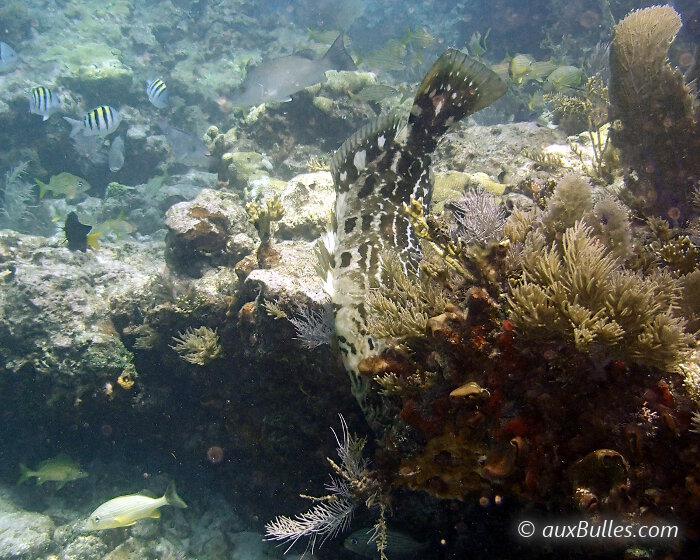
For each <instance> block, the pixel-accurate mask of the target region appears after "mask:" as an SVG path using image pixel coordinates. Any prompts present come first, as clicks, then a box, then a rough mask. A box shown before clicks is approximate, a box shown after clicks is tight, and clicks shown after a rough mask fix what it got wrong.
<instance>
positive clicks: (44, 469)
mask: <svg viewBox="0 0 700 560" xmlns="http://www.w3.org/2000/svg"><path fill="white" fill-rule="evenodd" d="M19 469H20V471H21V473H22V474H21V476H20V477H19V480H18V481H17V484H22V483H23V482H25V481H26V480H29V479H30V478H36V483H37V484H39V485H41V484H44V482H58V488H57V489H58V490H60V489H61V488H63V486H64V485H65V484H66V482H71V481H73V480H78V479H79V478H85V477H86V476H87V475H88V474H87V473H86V472H84V471H82V470H81V469H80V465H79V464H78V463H77V462H76V461H74V460H73V459H71V458H70V457H69V456H68V455H66V454H65V453H60V454H59V455H56V456H55V457H53V458H52V459H46V460H45V461H42V462H41V463H39V465H38V466H37V468H36V469H34V470H32V469H30V468H28V467H26V466H25V465H22V464H20V466H19Z"/></svg>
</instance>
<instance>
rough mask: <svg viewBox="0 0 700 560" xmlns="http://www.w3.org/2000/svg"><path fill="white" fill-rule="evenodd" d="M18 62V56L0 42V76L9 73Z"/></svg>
mask: <svg viewBox="0 0 700 560" xmlns="http://www.w3.org/2000/svg"><path fill="white" fill-rule="evenodd" d="M18 62H19V55H18V54H17V52H16V51H15V49H13V48H12V47H11V46H10V45H8V44H7V43H5V42H4V41H0V74H2V73H3V72H9V71H10V70H12V69H13V68H14V67H15V66H17V63H18Z"/></svg>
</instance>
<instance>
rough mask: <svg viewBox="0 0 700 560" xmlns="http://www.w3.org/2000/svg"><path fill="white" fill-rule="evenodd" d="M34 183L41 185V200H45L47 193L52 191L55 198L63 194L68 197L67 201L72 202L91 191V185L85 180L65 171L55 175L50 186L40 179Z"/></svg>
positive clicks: (49, 183) (50, 181) (50, 180)
mask: <svg viewBox="0 0 700 560" xmlns="http://www.w3.org/2000/svg"><path fill="white" fill-rule="evenodd" d="M34 182H35V183H36V184H37V185H39V198H44V195H45V194H46V192H47V191H50V192H51V194H52V195H54V196H57V195H61V194H62V195H64V196H65V197H66V200H72V199H74V198H77V197H78V195H81V194H83V193H84V192H87V191H89V190H90V183H88V182H87V181H86V180H85V179H83V178H82V177H78V176H77V175H73V174H72V173H66V172H65V171H64V172H63V173H59V174H58V175H53V176H52V177H51V179H49V182H48V184H46V183H44V182H43V181H40V180H39V179H34Z"/></svg>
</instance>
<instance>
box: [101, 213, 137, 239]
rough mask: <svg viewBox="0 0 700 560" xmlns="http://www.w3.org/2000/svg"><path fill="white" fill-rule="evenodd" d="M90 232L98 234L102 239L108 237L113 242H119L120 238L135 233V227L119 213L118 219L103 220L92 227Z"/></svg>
mask: <svg viewBox="0 0 700 560" xmlns="http://www.w3.org/2000/svg"><path fill="white" fill-rule="evenodd" d="M92 231H93V232H95V233H97V234H99V235H100V236H101V237H102V238H103V239H105V238H107V237H110V238H114V240H115V241H119V238H120V237H124V236H125V235H128V234H130V233H134V232H135V231H136V226H135V225H134V224H132V223H131V222H129V221H127V219H126V217H125V216H124V212H121V213H120V214H119V216H118V217H116V218H111V219H109V220H105V221H104V222H101V223H99V224H97V225H96V226H94V227H93V228H92Z"/></svg>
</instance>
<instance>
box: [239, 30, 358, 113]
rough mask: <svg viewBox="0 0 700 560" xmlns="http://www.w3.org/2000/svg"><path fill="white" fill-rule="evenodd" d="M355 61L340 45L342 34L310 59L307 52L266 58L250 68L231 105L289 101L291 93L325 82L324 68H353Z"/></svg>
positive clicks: (341, 43) (341, 44)
mask: <svg viewBox="0 0 700 560" xmlns="http://www.w3.org/2000/svg"><path fill="white" fill-rule="evenodd" d="M354 69H355V63H354V62H353V60H352V58H351V57H350V55H349V54H348V53H347V52H346V50H345V47H344V46H343V35H342V33H341V34H340V35H338V37H337V38H336V40H335V41H334V42H333V44H332V45H331V48H330V49H328V52H326V54H324V55H323V56H322V57H321V58H319V59H316V60H314V59H313V58H310V57H309V56H307V53H296V54H291V55H288V56H283V57H281V58H275V59H273V60H268V61H266V62H263V63H262V64H260V65H258V66H255V67H253V68H250V69H249V70H248V71H247V73H246V77H245V80H244V81H243V84H242V85H241V88H240V89H241V91H240V93H239V94H238V95H237V96H236V97H235V98H234V99H233V100H232V101H231V103H232V104H233V105H241V106H247V105H260V104H261V103H271V102H275V101H289V100H290V99H291V95H292V94H293V93H296V92H297V91H300V90H302V89H304V88H307V87H309V86H311V85H313V84H318V83H320V82H325V81H326V74H325V73H326V70H354Z"/></svg>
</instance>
